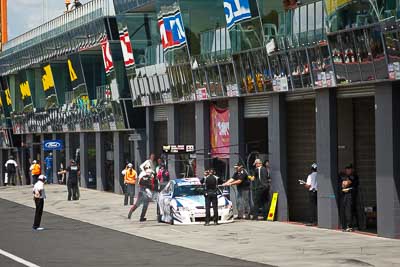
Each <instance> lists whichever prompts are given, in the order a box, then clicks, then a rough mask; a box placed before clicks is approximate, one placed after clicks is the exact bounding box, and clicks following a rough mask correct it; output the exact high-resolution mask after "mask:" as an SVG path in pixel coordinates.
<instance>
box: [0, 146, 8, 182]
mask: <svg viewBox="0 0 400 267" xmlns="http://www.w3.org/2000/svg"><path fill="white" fill-rule="evenodd" d="M3 153H4V150H3V149H0V164H1V165H2V166H0V186H3V185H4V173H5V168H4V167H3V166H4V164H5V163H6V161H7V159H5V158H4V157H3Z"/></svg>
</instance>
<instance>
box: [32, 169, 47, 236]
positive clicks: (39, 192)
mask: <svg viewBox="0 0 400 267" xmlns="http://www.w3.org/2000/svg"><path fill="white" fill-rule="evenodd" d="M37 180H38V181H37V182H36V183H35V184H34V186H33V190H32V192H33V200H34V201H35V207H36V209H35V219H34V220H33V226H32V229H33V230H35V231H41V230H44V228H42V227H40V222H41V221H42V214H43V207H44V200H45V199H46V193H45V191H44V181H45V180H46V176H44V175H39V176H38V178H37Z"/></svg>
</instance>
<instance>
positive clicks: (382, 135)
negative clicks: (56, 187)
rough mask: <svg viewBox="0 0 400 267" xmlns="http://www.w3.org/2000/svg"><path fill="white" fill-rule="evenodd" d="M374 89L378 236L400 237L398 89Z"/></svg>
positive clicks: (380, 87)
mask: <svg viewBox="0 0 400 267" xmlns="http://www.w3.org/2000/svg"><path fill="white" fill-rule="evenodd" d="M397 86H398V84H391V83H390V84H384V85H381V86H377V89H376V91H375V138H376V139H375V142H376V145H375V146H376V148H375V149H376V201H377V217H378V218H377V224H378V235H379V236H382V237H389V238H400V105H399V101H400V91H399V88H396V87H397Z"/></svg>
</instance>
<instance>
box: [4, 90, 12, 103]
mask: <svg viewBox="0 0 400 267" xmlns="http://www.w3.org/2000/svg"><path fill="white" fill-rule="evenodd" d="M4 93H6V101H7V106H9V105H11V103H12V102H11V94H10V89H9V88H7V89H6V90H5V91H4Z"/></svg>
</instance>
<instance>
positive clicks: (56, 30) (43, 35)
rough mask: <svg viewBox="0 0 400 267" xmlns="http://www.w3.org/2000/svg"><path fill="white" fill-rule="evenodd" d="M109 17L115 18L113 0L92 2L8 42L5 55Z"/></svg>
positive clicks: (4, 49)
mask: <svg viewBox="0 0 400 267" xmlns="http://www.w3.org/2000/svg"><path fill="white" fill-rule="evenodd" d="M107 16H115V9H114V3H113V0H93V1H90V2H89V3H87V4H84V5H82V6H81V7H79V8H77V9H75V10H73V11H70V12H67V13H65V14H63V15H61V16H59V17H57V18H55V19H53V20H51V21H49V22H46V23H45V24H42V25H40V26H39V27H37V28H35V29H33V30H30V31H28V32H26V33H24V34H22V35H20V36H18V37H15V38H14V39H12V40H10V41H8V42H7V43H5V44H4V45H3V53H5V54H11V53H13V52H14V51H19V50H22V49H24V48H27V47H29V46H32V45H35V44H38V43H40V42H43V41H45V40H48V39H51V38H53V37H55V36H57V35H59V34H61V33H64V32H67V31H69V30H71V29H74V28H76V27H79V26H81V25H84V24H86V23H89V22H91V21H93V20H95V19H98V18H102V17H107Z"/></svg>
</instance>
